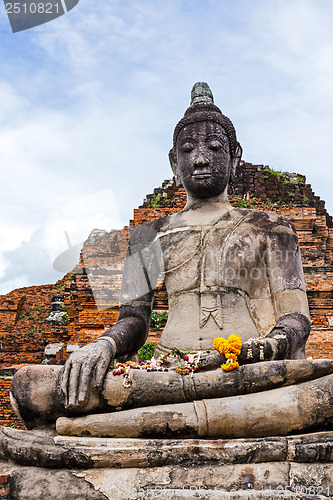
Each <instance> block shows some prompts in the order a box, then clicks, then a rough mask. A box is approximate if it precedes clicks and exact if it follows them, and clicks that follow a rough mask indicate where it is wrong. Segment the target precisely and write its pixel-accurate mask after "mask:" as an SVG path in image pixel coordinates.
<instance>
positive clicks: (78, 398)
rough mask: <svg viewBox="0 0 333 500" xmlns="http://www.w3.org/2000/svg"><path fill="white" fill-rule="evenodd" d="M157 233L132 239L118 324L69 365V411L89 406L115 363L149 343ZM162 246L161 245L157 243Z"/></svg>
mask: <svg viewBox="0 0 333 500" xmlns="http://www.w3.org/2000/svg"><path fill="white" fill-rule="evenodd" d="M155 236H156V231H154V230H153V229H152V228H151V227H149V226H148V227H147V226H141V227H140V228H139V229H138V230H137V231H135V232H134V233H133V234H132V236H131V239H130V243H129V246H128V251H127V256H126V260H125V265H124V272H123V280H122V288H121V297H120V310H119V317H118V321H117V323H116V324H115V325H113V326H112V327H111V328H110V329H109V330H107V331H106V332H105V333H104V334H103V335H102V336H101V337H99V338H98V339H97V340H95V341H94V342H92V343H91V344H88V345H86V346H84V347H82V348H81V349H79V350H78V351H76V352H75V353H73V354H72V355H71V356H70V358H69V359H68V360H67V361H66V364H65V366H64V370H63V373H62V376H61V382H60V387H61V391H62V394H63V398H64V406H65V407H66V408H68V409H71V408H83V407H84V406H86V404H87V402H88V400H89V397H90V395H91V393H92V392H94V393H98V392H99V391H100V390H101V388H102V385H103V381H104V378H105V375H106V373H107V370H108V367H109V365H110V363H111V361H112V359H113V358H114V357H115V356H117V357H120V356H123V355H125V354H131V353H134V352H136V351H137V350H138V349H139V348H140V347H141V346H142V345H143V343H144V342H145V339H146V337H147V333H148V330H149V325H150V317H151V309H152V302H153V296H154V289H155V287H156V282H157V277H158V275H159V274H160V272H161V259H162V256H161V252H160V247H159V245H158V244H154V243H153V242H154V241H155ZM157 243H158V242H157Z"/></svg>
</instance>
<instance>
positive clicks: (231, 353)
mask: <svg viewBox="0 0 333 500" xmlns="http://www.w3.org/2000/svg"><path fill="white" fill-rule="evenodd" d="M214 347H215V349H216V350H218V351H219V353H221V354H224V356H225V357H226V358H227V361H226V362H225V363H223V364H222V365H221V368H222V370H224V371H226V372H230V371H231V370H234V369H235V368H238V367H239V363H238V360H237V357H238V356H239V355H240V353H241V350H242V339H241V338H240V336H239V335H236V334H234V335H230V336H229V338H228V339H224V338H223V337H216V339H214Z"/></svg>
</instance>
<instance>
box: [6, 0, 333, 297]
mask: <svg viewBox="0 0 333 500" xmlns="http://www.w3.org/2000/svg"><path fill="white" fill-rule="evenodd" d="M59 1H60V0H59ZM332 26H333V3H332V1H331V0H274V1H270V2H268V1H267V0H232V1H231V0H168V1H165V0H140V1H136V0H98V2H93V1H92V0H80V2H79V3H78V5H77V6H76V7H75V8H73V9H72V10H71V11H70V12H68V13H66V14H65V15H63V16H61V17H58V18H57V19H55V20H53V21H51V22H49V23H46V24H43V25H41V26H38V27H35V28H31V29H29V30H26V31H22V32H18V33H13V32H12V31H11V28H10V24H9V21H8V17H7V15H6V11H5V7H4V5H3V3H2V2H1V4H0V37H1V43H0V168H1V183H0V235H1V236H0V294H5V293H7V292H9V291H11V290H13V289H15V288H19V287H24V286H30V285H39V284H46V283H54V282H55V281H56V280H57V279H59V278H61V277H62V276H63V274H64V273H65V272H66V271H69V270H70V264H72V263H71V262H68V266H69V269H65V267H66V266H65V267H62V265H60V267H59V265H58V270H56V269H54V267H57V265H55V264H54V262H55V261H56V257H57V256H59V255H61V254H62V252H65V251H66V250H68V249H69V248H70V249H71V248H77V249H78V250H79V248H80V244H81V243H82V241H84V239H85V238H86V237H87V236H88V234H89V233H90V231H91V230H92V229H93V228H100V229H105V230H110V229H113V228H121V227H122V226H124V225H126V224H128V220H129V219H130V218H132V217H133V209H134V208H136V207H137V206H138V205H140V204H141V203H142V201H143V199H144V198H145V196H146V194H148V193H151V192H152V191H153V189H154V188H155V187H158V186H160V185H161V184H162V182H163V180H165V179H169V178H171V176H172V174H171V170H170V167H169V163H168V151H169V149H170V147H171V145H172V134H173V129H174V127H175V124H176V123H177V122H178V120H179V119H180V118H181V117H182V116H183V114H184V111H185V109H186V108H187V106H188V105H189V101H190V92H191V88H192V86H193V84H194V83H195V82H196V81H206V82H208V84H209V85H210V87H211V89H212V91H213V94H214V98H215V103H216V104H217V105H218V106H219V107H220V108H221V109H222V111H223V113H224V114H226V115H227V116H228V117H229V118H230V119H231V120H232V122H233V123H234V126H235V128H236V130H237V135H238V140H239V142H240V143H241V145H242V147H243V159H244V160H245V161H248V162H252V163H256V164H265V165H269V166H270V167H271V168H274V169H275V170H282V171H286V172H298V173H301V174H305V175H306V177H307V182H309V183H310V184H311V185H312V188H313V189H314V191H315V193H316V194H317V195H319V196H320V197H321V198H322V199H324V200H325V201H326V208H327V210H328V212H329V213H330V214H332V215H333V199H332V194H331V193H332V185H333V182H332V181H333V158H332V156H331V151H330V144H331V142H330V141H331V133H332V132H333V29H332ZM58 260H59V259H58ZM74 260H75V259H74Z"/></svg>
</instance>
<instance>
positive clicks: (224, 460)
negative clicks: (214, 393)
mask: <svg viewBox="0 0 333 500" xmlns="http://www.w3.org/2000/svg"><path fill="white" fill-rule="evenodd" d="M0 458H1V462H0V474H1V475H0V482H1V477H2V478H3V482H4V479H6V484H7V487H6V488H7V489H6V491H7V493H8V494H7V497H6V496H2V497H1V498H2V499H5V498H8V499H9V498H10V499H12V500H36V499H37V498H43V499H45V500H74V499H75V500H83V499H85V500H102V499H104V500H105V499H117V500H123V499H124V500H125V499H126V500H127V499H138V498H144V499H145V498H163V499H166V498H169V499H173V498H179V499H180V498H207V499H210V498H212V499H215V498H216V499H220V498H226V499H228V498H230V499H235V500H237V499H260V498H262V499H277V498H279V499H281V498H286V499H301V498H302V499H303V500H304V499H310V498H312V499H316V500H318V499H327V498H332V496H333V432H317V433H314V434H302V435H295V436H289V437H268V438H264V439H259V438H253V439H183V440H180V439H125V438H124V439H111V438H84V437H81V438H75V437H64V436H57V435H55V434H54V433H53V432H51V431H47V432H41V431H40V432H33V431H19V430H14V429H8V428H2V429H1V432H0Z"/></svg>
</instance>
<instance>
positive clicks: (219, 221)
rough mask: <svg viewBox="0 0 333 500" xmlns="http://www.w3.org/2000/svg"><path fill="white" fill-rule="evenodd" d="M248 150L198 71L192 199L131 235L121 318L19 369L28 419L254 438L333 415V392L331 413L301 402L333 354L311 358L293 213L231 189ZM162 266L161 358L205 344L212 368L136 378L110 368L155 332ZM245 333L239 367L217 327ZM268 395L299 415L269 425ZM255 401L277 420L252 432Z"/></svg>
mask: <svg viewBox="0 0 333 500" xmlns="http://www.w3.org/2000/svg"><path fill="white" fill-rule="evenodd" d="M241 155H242V148H241V146H240V144H239V143H238V141H237V138H236V132H235V129H234V127H233V125H232V123H231V121H230V120H229V118H227V117H226V116H225V115H224V114H223V113H222V112H221V110H220V109H219V108H218V107H217V106H216V105H215V104H214V100H213V95H212V92H211V90H210V88H209V86H208V85H207V84H206V83H196V84H195V85H194V87H193V90H192V95H191V104H190V106H189V108H188V109H187V110H186V112H185V115H184V117H183V118H182V119H181V120H180V121H179V123H178V124H177V125H176V128H175V131H174V136H173V147H172V149H171V151H170V154H169V158H170V162H171V167H172V170H173V172H174V175H175V178H176V181H177V183H179V184H182V185H183V186H184V188H185V190H186V194H187V203H186V206H185V208H184V209H183V210H181V211H180V212H178V213H176V214H174V215H171V216H167V217H163V218H160V219H156V220H153V221H150V222H148V223H146V224H144V225H142V226H140V227H138V228H137V229H136V230H135V231H134V232H133V233H132V235H131V238H130V243H129V247H128V253H127V258H126V262H125V266H124V274H123V282H122V291H121V300H120V310H119V319H118V322H117V323H116V324H115V325H113V326H112V327H111V328H110V329H109V330H107V331H106V332H105V333H104V334H103V335H102V336H101V337H99V338H98V339H97V340H96V341H94V342H92V343H91V344H89V345H87V346H85V347H83V348H81V349H80V350H78V351H76V352H75V353H73V354H72V355H71V356H70V358H69V359H68V360H67V362H66V364H65V366H64V367H58V366H31V367H25V368H22V369H20V370H19V371H18V372H17V374H16V375H15V377H14V379H13V383H12V388H11V398H12V404H13V407H14V408H15V409H16V411H17V413H18V414H19V415H20V416H21V418H22V419H23V421H24V422H25V423H26V425H27V426H28V427H36V426H38V425H42V424H45V423H51V422H54V421H55V420H56V419H57V418H58V423H57V430H58V432H60V433H63V434H66V433H68V434H78V435H80V434H83V435H87V434H88V435H89V434H91V435H107V436H134V437H135V436H144V435H154V436H159V435H166V434H168V435H176V434H178V435H184V436H187V435H190V436H192V435H200V436H224V435H231V436H241V435H269V434H272V433H273V434H274V433H284V432H292V431H294V430H295V429H304V428H307V427H311V426H313V425H316V424H317V423H318V422H319V423H322V422H327V421H329V420H330V419H331V418H332V415H333V412H332V410H331V405H330V403H329V402H327V401H326V400H325V402H324V403H323V402H319V403H318V400H316V399H313V397H312V396H311V397H312V399H313V400H311V401H312V402H311V404H312V405H314V406H316V407H318V405H319V406H320V408H321V411H320V412H319V413H318V412H317V413H316V412H315V413H316V415H317V416H316V417H313V418H312V416H313V414H314V413H313V412H312V413H311V411H310V413H311V415H312V416H310V413H309V412H308V413H309V415H308V417H307V418H305V417H304V419H302V418H300V417H299V418H298V417H297V415H298V414H299V406H297V405H299V404H300V403H299V402H300V401H303V403H304V404H310V403H309V394H313V390H314V389H313V386H312V385H311V384H318V383H319V382H318V381H320V384H321V387H324V386H325V387H326V385H327V386H331V385H332V383H331V382H332V380H331V378H330V377H332V375H330V374H331V372H332V371H333V364H332V361H330V360H320V361H311V360H306V359H305V343H306V340H307V338H308V335H309V332H310V319H309V310H308V304H307V296H306V291H305V284H304V277H303V269H302V263H301V255H300V248H299V243H298V239H297V236H296V233H295V229H294V227H293V225H292V223H291V222H290V221H288V220H287V219H285V218H284V217H282V216H280V215H278V214H275V213H267V212H263V211H256V210H249V209H243V208H235V207H232V206H231V204H230V203H229V201H228V195H227V191H228V184H229V182H230V180H231V179H232V177H233V175H234V173H235V169H236V167H237V165H238V163H239V161H240V159H241ZM160 275H162V276H163V277H164V279H165V284H166V288H167V292H168V300H169V313H168V321H167V324H166V327H165V329H164V331H163V333H162V336H161V339H160V342H159V344H158V346H157V349H156V353H155V358H158V357H160V359H161V358H162V359H163V357H164V359H165V358H166V357H167V356H168V355H169V354H170V352H171V351H172V350H174V349H177V350H178V351H183V352H188V351H190V353H191V356H194V358H193V359H198V356H199V358H200V367H201V369H200V371H199V372H197V373H194V374H193V373H191V376H186V375H184V374H182V373H181V372H179V371H178V372H177V370H174V369H173V367H172V363H171V364H169V365H168V366H169V368H166V369H163V371H162V369H161V371H159V372H155V373H147V371H144V370H135V369H131V365H127V366H126V367H125V370H126V376H127V378H129V377H131V384H127V385H126V384H123V380H122V378H121V377H119V376H117V375H116V373H114V372H110V371H108V368H109V366H110V364H111V363H112V361H113V360H114V359H115V358H117V359H118V360H119V359H123V360H124V359H130V357H131V355H133V354H135V353H136V352H137V351H138V349H139V348H140V347H141V346H142V345H143V343H144V342H145V339H146V338H147V333H148V329H149V324H150V317H151V310H152V302H153V296H154V289H155V287H156V283H157V279H158V277H159V276H160ZM234 334H236V335H237V336H239V337H240V339H241V347H240V348H239V352H238V353H237V356H236V355H235V356H234V357H237V364H239V365H240V367H239V368H238V369H236V370H234V371H232V372H223V371H222V370H221V368H220V365H221V362H223V361H225V356H226V354H225V352H224V353H223V352H217V351H214V339H216V338H220V337H223V338H225V339H228V338H230V336H231V335H234ZM195 356H197V358H195ZM158 366H160V365H158ZM198 366H199V364H198ZM137 368H138V367H137ZM166 370H169V371H168V372H166ZM192 375H193V376H192ZM295 384H296V385H295ZM304 384H310V386H309V388H307V387H306V388H304V387H303V385H304ZM325 384H326V385H325ZM285 386H287V387H285ZM316 387H317V386H316ZM325 390H326V389H325ZM263 391H266V392H265V393H264V396H263ZM276 391H278V392H276ZM279 391H282V392H279ZM283 391H284V392H283ZM285 391H287V392H285ZM288 391H289V392H288ZM317 392H318V391H317ZM235 397H236V398H240V399H237V400H235ZM251 398H252V399H251ZM260 398H261V399H260ZM310 399H311V398H310ZM264 401H271V403H270V408H273V410H272V411H273V413H274V412H275V414H276V412H279V411H280V413H281V412H286V414H288V415H290V416H293V418H291V417H290V419H289V420H290V422H291V421H292V422H291V423H290V424H288V425H289V427H288V425H287V427H283V424H281V422H280V423H279V425H282V427H279V425H277V424H276V425H275V426H274V425H273V424H271V425H270V424H269V421H270V419H271V420H272V418H271V415H270V414H269V412H267V407H266V404H264V403H263V402H264ZM279 401H282V402H283V404H285V401H288V404H286V406H288V405H289V406H288V409H286V406H285V407H284V409H281V408H280V409H279V407H276V404H278V402H279ZM297 401H298V402H297ZM281 404H282V403H281ZM163 405H164V406H163ZM214 405H215V406H214ZM237 405H238V406H237ZM248 405H250V406H251V408H253V412H252V413H251V418H252V420H253V421H256V422H257V421H258V420H260V419H263V421H264V422H265V423H263V430H262V429H261V428H260V429H261V430H260V429H259V430H256V431H253V429H252V430H249V426H248V425H247V424H246V422H245V423H244V422H243V421H242V422H243V423H241V424H239V425H240V427H241V429H242V430H238V431H237V430H235V429H234V428H233V427H232V426H231V427H232V430H230V425H231V424H230V421H231V420H232V419H234V420H235V419H236V420H237V419H238V417H239V415H238V416H237V407H239V408H243V409H244V408H247V407H248ZM274 405H275V406H274ZM290 405H291V406H290ZM293 405H294V406H293ZM180 406H181V408H180ZM133 408H135V409H133ZM274 408H275V409H274ZM276 408H277V409H276ZM119 410H123V411H119ZM242 411H243V410H242ZM244 411H245V410H244ZM244 411H243V415H244V414H246V415H247V413H246V412H245V413H244ZM170 412H171V413H170ZM319 414H320V416H319ZM167 415H169V417H170V415H171V417H170V418H171V424H170V418H169V417H167ZM204 415H205V416H204ZM207 415H208V416H207ZM221 415H225V416H226V419H227V420H228V419H229V424H228V425H229V430H228V429H226V428H221V425H220V423H219V422H220V421H221ZM281 415H282V413H281ZM281 415H280V416H281ZM295 415H296V416H295ZM59 417H62V418H59ZM168 418H169V420H168ZM246 418H249V417H246ZM140 419H141V420H140ZM207 419H208V420H207ZM209 419H210V420H209ZM265 419H266V420H265ZM275 420H276V419H275ZM278 420H279V419H278ZM280 420H281V419H280ZM282 420H283V419H282ZM101 421H103V425H102V424H100V422H101ZM247 421H248V420H247ZM266 421H267V422H266ZM140 422H141V423H140ZM149 422H150V423H149ZM163 422H164V423H163ZM172 422H173V424H172ZM126 424H127V425H126ZM228 425H227V427H228ZM259 427H260V426H259ZM223 429H224V430H223ZM251 432H252V434H251ZM256 432H257V434H256ZM228 433H229V434H228Z"/></svg>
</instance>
